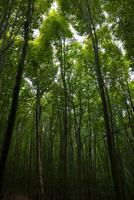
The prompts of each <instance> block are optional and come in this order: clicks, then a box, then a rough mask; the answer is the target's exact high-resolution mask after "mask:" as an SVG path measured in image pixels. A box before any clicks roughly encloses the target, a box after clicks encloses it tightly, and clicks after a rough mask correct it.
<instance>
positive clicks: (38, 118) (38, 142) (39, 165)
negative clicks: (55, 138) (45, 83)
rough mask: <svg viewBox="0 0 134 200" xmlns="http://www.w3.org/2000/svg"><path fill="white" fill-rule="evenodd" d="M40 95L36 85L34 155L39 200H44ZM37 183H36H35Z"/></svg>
mask: <svg viewBox="0 0 134 200" xmlns="http://www.w3.org/2000/svg"><path fill="white" fill-rule="evenodd" d="M40 123H41V93H40V88H39V84H38V85H37V93H36V154H37V170H38V180H39V186H40V190H39V192H40V194H41V198H39V199H41V200H44V198H45V197H44V193H45V192H44V181H43V169H42V158H41V124H40ZM37 183H38V181H37ZM40 194H39V196H40Z"/></svg>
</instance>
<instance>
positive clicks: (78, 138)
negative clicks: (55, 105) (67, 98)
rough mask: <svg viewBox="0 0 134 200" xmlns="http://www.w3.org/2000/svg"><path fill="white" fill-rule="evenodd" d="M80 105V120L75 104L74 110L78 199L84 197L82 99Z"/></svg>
mask: <svg viewBox="0 0 134 200" xmlns="http://www.w3.org/2000/svg"><path fill="white" fill-rule="evenodd" d="M79 101H80V103H79V104H80V105H79V106H80V107H79V120H78V119H77V114H76V109H75V105H73V110H74V121H75V138H76V145H77V177H78V178H77V180H76V181H77V199H80V200H81V199H82V190H81V186H82V184H81V179H82V155H81V154H82V143H81V121H82V105H81V99H80V100H79Z"/></svg>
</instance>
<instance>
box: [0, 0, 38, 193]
mask: <svg viewBox="0 0 134 200" xmlns="http://www.w3.org/2000/svg"><path fill="white" fill-rule="evenodd" d="M27 7H28V9H27V15H26V21H25V23H24V43H23V47H22V52H21V57H20V60H19V64H18V70H17V75H16V80H15V85H14V89H13V93H12V102H11V108H10V111H9V115H8V121H7V128H6V130H5V133H4V142H3V147H2V152H1V157H0V192H1V190H2V186H3V175H4V170H5V166H6V161H7V157H8V153H9V149H10V144H11V139H12V135H13V129H14V124H15V117H16V111H17V107H18V100H19V92H20V86H21V79H22V74H23V70H24V64H25V59H26V54H27V48H28V38H29V31H30V25H31V21H32V13H33V8H34V3H33V0H28V2H27Z"/></svg>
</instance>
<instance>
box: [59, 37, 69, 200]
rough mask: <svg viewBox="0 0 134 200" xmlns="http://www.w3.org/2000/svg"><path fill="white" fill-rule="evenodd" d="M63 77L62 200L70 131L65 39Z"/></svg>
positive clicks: (64, 190) (63, 45)
mask: <svg viewBox="0 0 134 200" xmlns="http://www.w3.org/2000/svg"><path fill="white" fill-rule="evenodd" d="M60 62H61V63H60V69H61V79H62V83H63V90H64V106H63V131H62V133H61V147H60V150H61V151H60V163H61V166H60V169H61V200H62V199H66V194H67V191H66V189H67V188H66V181H67V180H66V178H67V133H68V130H67V128H68V117H67V102H68V101H67V99H68V95H67V84H66V79H65V67H66V54H65V40H64V39H62V44H61V60H60Z"/></svg>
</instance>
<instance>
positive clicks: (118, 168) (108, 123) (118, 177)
mask: <svg viewBox="0 0 134 200" xmlns="http://www.w3.org/2000/svg"><path fill="white" fill-rule="evenodd" d="M84 2H85V5H84V4H82V5H83V12H84V15H86V17H85V22H86V23H87V25H88V27H89V34H90V37H91V40H92V46H93V50H94V63H95V72H96V77H97V82H98V86H99V91H100V97H101V101H102V106H103V115H104V121H105V128H106V136H107V148H108V155H109V160H110V166H111V172H112V178H113V185H114V189H115V193H116V200H128V199H129V197H128V193H127V191H126V184H125V180H124V178H125V175H124V168H123V166H122V161H121V159H120V157H119V156H118V154H117V152H116V149H115V144H114V127H113V123H112V120H111V116H112V113H110V105H109V100H108V99H107V94H106V90H105V87H106V86H105V84H104V80H103V77H102V72H101V66H100V60H99V49H98V38H97V34H96V30H95V25H94V22H93V19H92V16H91V10H90V4H89V1H88V0H85V1H84ZM87 18H88V20H87Z"/></svg>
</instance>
